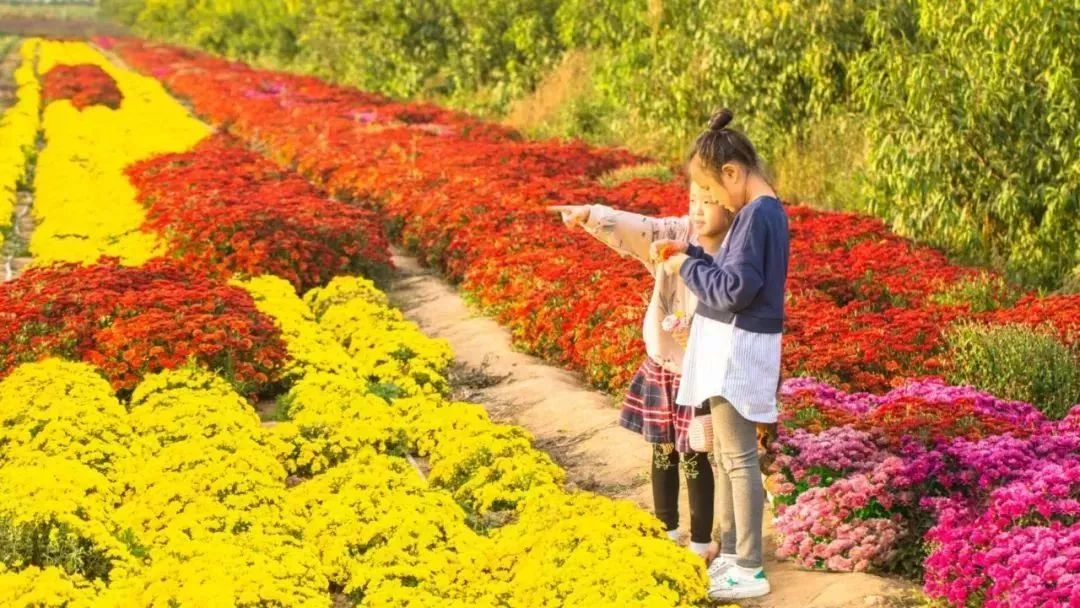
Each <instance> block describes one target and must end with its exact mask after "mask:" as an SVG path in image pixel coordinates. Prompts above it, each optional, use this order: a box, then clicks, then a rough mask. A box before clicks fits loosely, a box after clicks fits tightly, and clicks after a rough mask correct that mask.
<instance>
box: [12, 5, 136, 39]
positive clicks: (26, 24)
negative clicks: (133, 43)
mask: <svg viewBox="0 0 1080 608" xmlns="http://www.w3.org/2000/svg"><path fill="white" fill-rule="evenodd" d="M0 34H11V35H15V36H24V37H31V36H43V37H46V38H88V37H90V36H124V35H126V34H128V31H127V29H126V28H124V27H123V26H120V25H117V24H115V23H110V22H108V21H103V20H96V19H84V18H72V19H59V18H53V17H49V16H46V15H35V14H32V13H30V12H26V11H24V12H23V14H19V13H17V12H15V11H14V10H12V9H10V8H9V9H4V8H0Z"/></svg>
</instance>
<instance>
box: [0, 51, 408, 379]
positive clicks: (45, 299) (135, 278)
mask: <svg viewBox="0 0 1080 608" xmlns="http://www.w3.org/2000/svg"><path fill="white" fill-rule="evenodd" d="M86 67H92V68H93V70H83V69H82V68H86ZM95 70H96V72H100V74H97V75H95V74H96V73H95V72H94V71H95ZM69 72H70V73H69ZM71 74H76V75H81V76H79V78H76V79H75V80H71V79H70V78H68V76H70V75H71ZM87 74H89V76H87ZM99 76H100V77H101V78H103V79H108V81H109V82H112V79H111V78H110V77H109V76H108V74H106V73H105V72H104V71H102V70H101V68H99V67H97V66H77V67H76V68H72V69H70V70H69V69H68V68H66V67H64V66H60V67H58V68H55V69H54V70H51V71H50V72H49V74H48V75H47V76H46V82H47V84H48V83H51V84H52V86H53V90H54V92H55V93H56V95H58V96H60V95H61V93H63V94H68V95H72V96H74V97H75V98H78V99H83V100H85V99H89V98H90V97H88V95H89V94H90V93H92V91H93V90H94V88H93V87H90V86H88V85H87V86H83V85H86V83H87V82H94V78H98V77H99ZM49 78H52V80H48V79H49ZM113 86H115V83H113ZM65 87H66V88H65ZM128 174H129V177H130V179H131V182H132V184H133V186H134V187H135V189H136V191H137V193H138V198H139V200H140V201H141V202H142V203H143V204H144V205H146V207H147V219H146V222H145V223H144V226H143V228H144V229H147V230H151V231H156V232H158V233H159V234H161V236H162V237H163V239H162V240H163V241H164V242H165V243H166V251H165V254H164V257H162V258H156V259H153V260H151V261H149V262H147V263H146V264H145V265H144V266H142V267H139V268H130V267H124V266H121V265H119V264H118V262H117V261H116V260H112V259H102V260H100V261H99V262H98V263H97V264H94V265H91V266H87V267H82V266H77V265H71V264H61V265H54V266H51V267H43V268H36V269H31V270H29V271H27V272H26V273H24V274H23V275H21V276H19V277H18V278H17V279H16V280H14V281H11V282H8V283H4V284H3V285H0V377H3V376H5V375H6V374H8V373H10V372H11V371H12V370H13V369H14V368H15V367H16V366H17V365H19V364H20V363H24V362H28V361H34V360H37V359H40V358H42V357H45V356H61V357H65V358H69V359H76V360H84V361H88V362H91V363H93V364H95V365H97V366H98V367H99V368H100V369H101V370H102V372H103V373H104V374H105V376H106V377H107V378H108V379H109V380H110V382H111V383H112V386H113V387H114V388H115V389H116V390H118V391H121V392H125V391H128V390H130V389H132V388H133V387H134V386H135V385H136V384H137V383H138V382H139V381H140V380H141V378H142V377H143V376H144V375H146V374H148V373H154V372H158V371H161V370H163V369H170V368H175V367H177V366H179V365H182V364H183V363H185V362H186V361H187V360H189V359H195V360H197V361H198V362H200V363H201V364H203V365H205V366H206V367H207V368H209V369H213V370H216V371H218V372H220V373H221V374H222V375H223V376H224V377H225V378H227V379H228V380H229V381H230V382H232V383H233V384H234V385H235V386H236V387H237V388H238V389H239V390H241V391H242V392H244V393H245V394H249V395H254V394H265V393H269V392H272V391H274V390H276V385H275V383H276V381H277V380H278V377H279V375H280V372H281V370H282V366H283V365H284V363H285V357H286V353H285V349H284V344H283V342H282V340H281V337H280V333H279V331H278V330H277V329H276V328H275V327H274V324H273V321H272V320H271V319H270V318H269V317H267V316H266V315H264V314H262V313H260V312H259V311H258V310H256V308H255V304H254V301H253V300H252V298H251V296H250V295H249V294H248V293H247V292H246V291H244V290H242V289H239V288H235V287H231V286H228V285H226V284H225V281H226V280H227V279H228V278H230V277H233V276H241V277H249V276H255V275H261V274H266V273H270V274H276V275H278V276H281V277H283V278H285V279H287V280H289V281H290V282H292V283H293V285H294V286H295V287H296V288H297V289H298V290H306V289H309V288H311V287H315V286H318V285H322V284H325V283H326V282H328V281H329V280H330V279H331V278H333V277H334V276H337V275H342V274H365V275H367V276H378V275H380V274H384V273H385V271H386V270H387V269H388V268H389V267H390V259H389V251H388V243H387V240H386V236H385V234H384V232H383V227H382V224H381V222H380V221H379V220H378V219H377V216H376V215H375V214H374V213H373V212H372V211H371V210H369V209H363V208H360V207H358V206H355V205H349V204H345V203H341V202H339V201H335V200H332V199H328V198H326V197H325V196H322V195H321V194H320V193H319V191H318V190H317V189H316V188H314V187H313V186H312V185H311V184H309V183H308V182H307V181H305V180H304V179H303V178H301V177H300V176H299V175H297V174H296V173H295V172H292V171H288V170H285V169H282V168H281V167H279V166H278V165H276V164H275V163H273V162H271V161H270V160H268V159H266V158H265V157H263V156H262V155H259V154H256V153H253V152H251V151H249V150H247V149H246V148H244V147H243V146H242V145H241V144H240V143H239V142H237V141H236V140H235V139H233V138H231V137H229V136H228V135H224V134H215V135H211V136H209V137H207V138H206V139H204V140H203V141H202V142H201V143H199V144H198V145H197V146H196V147H195V148H193V149H192V150H190V151H188V152H184V153H176V154H166V155H162V156H158V157H155V158H151V159H148V160H146V161H143V162H141V163H138V164H136V165H134V166H132V167H129V168H128Z"/></svg>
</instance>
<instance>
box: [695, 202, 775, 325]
mask: <svg viewBox="0 0 1080 608" xmlns="http://www.w3.org/2000/svg"><path fill="white" fill-rule="evenodd" d="M745 219H746V221H743V222H736V224H734V225H732V228H731V235H730V236H729V237H728V247H729V251H730V254H729V255H728V257H727V259H726V260H725V261H724V265H723V266H719V265H717V264H714V263H713V261H712V260H710V259H705V258H700V257H696V256H689V257H687V258H686V259H685V261H682V263H681V266H680V267H679V275H680V276H682V278H683V281H685V282H686V285H687V287H689V288H690V291H692V292H694V295H696V296H697V297H698V299H699V300H700V301H702V302H704V303H705V305H706V306H708V307H709V308H713V309H716V310H726V311H728V312H738V311H740V310H742V309H744V308H746V307H747V306H749V305H750V304H751V303H752V302H753V301H754V298H756V297H757V295H758V292H760V291H761V288H762V287H763V286H764V284H765V271H764V270H765V247H766V244H767V238H768V235H767V231H768V228H767V227H766V225H765V223H764V222H762V221H756V222H755V221H753V218H750V217H747V218H745ZM688 253H689V249H688Z"/></svg>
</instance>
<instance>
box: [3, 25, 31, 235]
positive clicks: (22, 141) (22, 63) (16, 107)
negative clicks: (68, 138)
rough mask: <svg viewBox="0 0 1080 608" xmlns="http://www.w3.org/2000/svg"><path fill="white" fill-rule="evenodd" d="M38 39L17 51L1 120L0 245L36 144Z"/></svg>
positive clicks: (9, 223)
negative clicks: (11, 94)
mask: <svg viewBox="0 0 1080 608" xmlns="http://www.w3.org/2000/svg"><path fill="white" fill-rule="evenodd" d="M38 44H39V41H38V40H37V39H31V40H27V41H25V42H23V43H22V45H21V46H20V47H19V51H18V52H19V59H20V60H19V67H18V68H16V69H15V73H14V75H13V78H14V80H15V87H16V92H15V103H13V104H12V105H11V107H9V108H8V109H7V110H5V111H4V113H3V115H2V116H0V245H3V244H4V232H5V231H6V230H7V229H9V228H10V227H11V219H12V217H11V216H12V213H14V210H15V196H16V191H17V190H18V186H19V183H20V181H22V179H23V178H24V177H25V175H26V168H27V164H28V160H29V156H30V155H31V154H33V153H34V150H35V144H36V142H37V133H38V122H39V119H40V109H41V85H40V84H39V83H38V79H37V74H36V73H35V71H34V63H35V62H36V59H37V48H38Z"/></svg>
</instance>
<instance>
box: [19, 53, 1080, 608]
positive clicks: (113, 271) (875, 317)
mask: <svg viewBox="0 0 1080 608" xmlns="http://www.w3.org/2000/svg"><path fill="white" fill-rule="evenodd" d="M95 42H96V45H97V48H95V47H93V46H91V45H89V44H84V43H75V42H48V41H30V42H27V43H25V44H24V45H23V47H22V49H21V51H20V52H21V53H22V54H23V57H24V63H23V67H22V68H20V73H17V74H16V77H17V79H18V81H19V83H20V89H19V91H20V92H19V98H18V99H19V101H18V105H17V106H15V108H13V109H11V110H9V111H8V113H6V114H5V115H4V122H3V123H0V132H4V133H6V131H4V130H5V129H10V130H12V132H13V133H18V137H14V136H13V137H12V138H11V139H9V138H7V137H5V138H4V139H3V143H2V144H0V146H3V147H5V148H6V150H0V163H5V164H4V165H3V166H0V178H2V179H4V180H5V181H4V184H14V183H15V182H18V181H19V180H21V179H24V178H25V177H24V176H25V171H26V164H25V163H26V159H27V158H28V157H27V154H26V153H25V151H26V150H27V149H28V148H29V147H32V142H33V141H34V140H35V138H36V135H37V132H38V130H39V129H40V130H41V132H42V134H43V135H44V138H45V144H44V147H43V148H42V150H41V151H40V153H39V154H38V155H37V158H36V164H35V170H34V173H33V184H32V185H33V188H34V196H35V198H34V213H35V216H36V217H37V219H38V226H37V229H36V231H35V233H34V237H33V240H32V241H31V243H30V250H31V253H32V254H33V257H34V267H33V268H31V269H30V270H28V271H26V272H25V273H24V274H22V275H21V276H19V277H18V278H17V279H15V280H14V281H11V282H9V283H5V284H3V285H0V311H2V312H0V378H2V380H0V416H2V417H3V425H0V432H2V433H3V434H2V435H0V446H2V447H3V450H0V452H2V454H3V455H2V457H0V527H3V529H4V534H0V564H2V566H3V571H2V573H0V599H2V600H3V602H4V603H5V604H7V603H11V604H19V603H23V604H25V603H27V602H30V601H39V602H41V603H42V605H48V606H63V605H70V606H90V605H95V606H130V605H155V606H157V605H160V606H166V605H180V606H203V605H222V606H233V605H238V606H260V607H261V606H293V605H297V606H308V605H311V606H324V605H325V606H329V605H331V602H332V601H334V600H335V598H337V599H340V598H345V599H346V600H347V601H351V602H353V603H355V604H357V605H363V606H428V605H431V606H435V605H440V606H442V605H447V604H449V605H461V606H466V605H468V606H512V607H518V606H521V607H525V606H599V605H641V606H657V607H660V606H665V607H666V606H675V605H695V604H697V603H699V602H701V601H702V600H703V594H704V591H705V573H704V571H703V570H702V568H701V567H700V565H699V564H697V563H695V561H694V560H693V559H692V558H691V556H690V554H689V552H687V551H685V550H683V549H679V548H678V547H677V546H675V545H674V544H672V543H670V541H667V540H666V539H665V538H664V537H663V535H662V534H661V530H660V527H659V524H658V523H657V522H656V521H654V519H653V518H652V517H651V516H650V515H648V514H647V513H645V512H644V511H641V510H640V509H637V508H636V507H634V506H632V505H630V504H627V503H622V502H617V501H612V500H609V499H607V498H604V497H601V496H596V495H592V494H589V493H583V492H568V491H567V490H565V489H564V487H563V471H562V470H561V469H560V468H559V467H558V466H556V465H555V464H554V463H553V462H552V461H551V459H550V458H549V457H548V456H547V455H546V454H544V453H543V452H540V451H538V450H536V449H535V448H533V447H532V442H531V437H530V436H529V435H528V433H527V432H526V431H524V430H523V429H520V428H517V427H512V426H506V425H500V424H495V423H493V422H492V421H490V420H489V419H488V417H487V415H486V413H485V412H484V410H483V408H482V407H480V406H478V405H474V404H464V403H455V402H451V401H449V400H448V398H447V394H448V389H449V386H448V383H447V379H446V376H445V368H446V367H447V365H448V364H449V363H450V361H451V360H452V358H453V353H452V352H451V351H450V349H449V348H448V346H447V344H445V343H444V342H441V341H438V340H434V339H431V338H429V337H426V336H424V335H423V334H422V333H421V332H420V331H419V330H418V328H417V327H416V326H415V325H413V324H411V323H410V322H408V321H406V320H404V318H403V317H402V315H401V313H400V312H399V311H397V310H396V309H394V308H393V307H391V306H390V305H389V303H388V301H387V299H386V297H385V295H384V294H383V293H382V292H381V291H380V290H379V289H378V287H377V285H376V283H373V282H372V281H371V280H369V279H372V278H375V279H378V278H380V277H382V276H385V275H386V273H387V272H388V271H389V270H390V259H389V254H388V251H387V249H388V242H389V240H390V239H393V240H395V241H397V242H399V243H401V244H403V245H404V246H405V247H406V248H408V249H409V250H411V251H413V252H414V253H416V254H417V255H418V256H419V257H421V259H422V260H423V261H425V262H426V263H428V264H431V265H433V266H436V267H438V268H439V269H440V270H442V271H443V272H444V273H445V275H446V276H447V277H448V278H450V279H451V280H453V281H455V282H458V283H459V285H460V288H461V289H462V291H463V292H464V293H465V294H466V295H467V296H469V297H470V298H471V299H472V300H474V301H475V302H476V303H477V304H478V305H479V306H480V307H482V308H483V309H484V310H486V311H487V312H489V313H490V314H492V315H494V316H495V317H496V318H497V319H498V320H499V321H500V322H502V323H503V324H505V325H506V326H507V327H508V328H509V329H510V330H511V331H512V332H513V336H514V339H515V341H516V343H517V344H518V345H519V346H520V347H522V348H523V349H526V350H528V351H529V352H532V353H535V354H538V355H540V356H543V357H545V358H547V359H549V360H551V361H553V362H557V363H559V364H562V365H566V366H568V367H571V368H573V369H577V370H579V371H581V372H583V373H584V374H585V375H586V376H587V377H588V378H589V380H590V381H591V382H593V383H594V384H596V385H598V386H600V387H602V388H605V389H608V390H610V391H619V390H621V388H622V387H623V385H624V384H625V383H626V381H627V380H628V379H629V377H630V375H631V374H632V373H633V371H634V369H635V368H636V366H637V364H638V363H639V360H640V356H641V353H642V352H643V349H642V348H641V345H640V343H639V340H640V324H641V315H642V314H643V311H644V304H645V302H646V299H647V294H648V288H649V286H650V277H649V276H648V273H647V272H646V271H645V270H644V269H643V268H641V267H639V266H637V265H636V263H631V262H630V261H628V260H625V259H622V258H619V257H618V256H617V255H616V254H614V253H612V252H611V251H610V250H608V249H606V248H605V247H604V246H602V245H600V244H598V243H596V242H594V241H593V240H592V239H591V238H589V237H587V236H584V235H581V234H577V233H573V232H570V231H566V230H564V229H563V228H562V227H561V226H560V225H559V224H558V223H557V222H556V221H555V220H554V219H553V218H551V217H549V216H547V215H545V212H544V208H545V207H546V206H547V205H551V204H583V203H602V204H607V205H611V206H614V207H618V208H622V209H629V210H634V211H637V212H642V213H650V214H671V215H681V214H683V213H685V207H686V192H685V188H683V187H682V186H681V185H680V184H678V183H666V182H661V181H657V180H655V179H650V178H635V179H629V180H620V179H614V178H613V176H617V175H618V174H619V170H620V169H625V168H627V167H633V166H635V165H638V164H642V163H645V162H647V159H644V158H639V157H635V156H633V155H631V154H629V153H627V152H624V151H620V150H608V149H601V148H593V147H588V146H585V145H583V144H579V143H564V142H555V141H546V142H533V141H525V140H522V139H521V138H520V136H518V135H517V134H516V133H514V132H512V131H510V130H508V129H506V128H503V127H500V126H496V125H492V124H488V123H485V122H483V121H480V120H478V119H476V118H473V117H469V116H465V115H462V114H457V113H453V112H449V111H447V110H444V109H441V108H439V107H435V106H432V105H427V104H421V103H407V102H400V101H393V100H390V99H387V98H383V97H381V96H377V95H372V94H367V93H364V92H360V91H356V90H353V89H348V88H343V87H337V86H332V85H328V84H326V83H324V82H322V81H320V80H318V79H315V78H312V77H307V76H301V75H294V74H286V73H279V72H272V71H264V70H256V69H253V68H251V67H248V66H246V65H244V64H241V63H237V62H230V61H226V60H223V59H219V58H216V57H213V56H210V55H206V54H203V53H199V52H195V51H192V50H188V49H184V48H179V47H174V46H168V45H159V44H152V43H147V42H143V41H139V40H135V39H123V40H117V39H99V40H97V41H95ZM112 53H115V56H117V57H120V58H122V59H123V61H124V62H125V63H126V64H128V65H130V66H132V68H134V69H136V70H138V72H134V71H132V70H130V69H127V68H126V67H123V66H121V65H119V64H118V63H117V62H116V61H114V60H113V59H111V58H110V54H112ZM39 91H40V92H39ZM24 93H25V95H24ZM171 95H176V96H177V97H178V98H180V99H183V100H184V101H186V102H187V103H188V104H189V105H190V107H191V108H192V109H193V111H194V112H195V113H196V114H197V116H198V117H199V118H198V119H197V118H195V117H193V116H192V115H190V114H189V113H188V112H187V110H186V109H185V108H184V106H182V105H181V104H180V103H179V102H178V101H177V100H176V99H175V98H173V97H172V96H171ZM39 97H40V100H39ZM39 104H44V105H43V107H42V109H41V117H42V120H41V124H40V127H39V126H38V124H37V122H35V121H36V118H37V115H38V109H37V108H38V105H39ZM9 116H10V117H11V120H10V121H9V119H8V117H9ZM20 116H22V118H21V119H20ZM200 119H201V120H200ZM20 121H21V122H20ZM202 121H206V122H205V123H204V122H202ZM214 129H216V131H215V130H214ZM9 174H10V177H8V176H9ZM8 191H11V192H13V191H14V187H13V186H11V187H8V188H7V189H6V190H5V191H4V192H5V194H6V193H7V192H8ZM88 192H93V193H94V195H93V196H92V197H88V196H87V195H86V193H88ZM328 193H329V194H332V195H333V196H332V197H331V196H328ZM0 207H2V206H0ZM2 211H3V209H2V208H0V212H2ZM788 213H789V215H790V218H791V227H792V258H791V259H792V268H791V276H790V278H789V292H790V299H789V302H788V311H789V320H788V325H787V328H786V334H787V335H786V336H785V349H784V366H785V374H786V375H788V376H792V377H791V378H790V379H788V380H787V381H786V382H785V384H784V387H783V396H784V406H783V408H782V425H781V433H780V438H779V440H778V444H777V446H776V449H777V451H778V456H777V459H776V461H775V463H774V464H773V468H772V471H771V473H770V477H769V486H770V488H771V491H772V494H773V496H774V500H775V505H774V506H775V511H776V515H777V520H776V530H777V531H778V533H779V536H780V539H779V541H780V542H779V543H778V544H779V554H780V555H781V556H782V557H785V558H788V559H792V560H795V561H796V562H797V563H799V564H800V565H802V566H804V567H807V568H811V569H828V570H838V571H863V570H869V571H878V572H889V573H899V574H903V575H906V576H909V577H914V578H918V579H920V580H923V581H924V585H925V590H926V591H927V593H928V594H929V595H930V596H932V597H934V598H938V599H940V600H941V601H943V602H944V603H945V604H947V605H952V606H958V607H960V606H987V607H1004V606H1010V607H1027V606H1031V607H1036V606H1039V607H1041V606H1075V605H1080V548H1078V547H1080V543H1078V542H1077V541H1078V540H1080V408H1073V409H1072V410H1071V411H1069V412H1068V413H1067V414H1066V415H1065V416H1064V417H1051V416H1048V415H1047V414H1046V413H1044V411H1047V408H1046V407H1045V404H1040V403H1026V402H1021V401H1010V400H1005V399H1001V398H998V397H995V396H994V395H992V394H990V393H989V392H987V391H985V390H980V389H979V388H978V387H970V386H951V385H949V384H947V383H946V382H945V381H943V380H942V379H941V377H940V376H941V375H943V374H945V373H947V372H949V371H950V370H951V369H953V367H954V366H955V365H956V362H955V361H954V360H953V359H952V358H951V357H952V356H953V355H951V354H950V353H951V351H950V350H949V349H948V348H947V335H948V328H949V327H950V325H951V324H952V323H954V322H956V321H967V322H978V323H982V324H984V325H987V326H991V327H997V326H1008V325H1020V326H1023V327H1030V328H1033V329H1038V331H1040V332H1044V333H1045V334H1046V335H1049V336H1051V337H1052V338H1053V339H1054V340H1056V341H1057V342H1059V343H1060V344H1062V345H1064V347H1065V348H1070V349H1074V351H1073V352H1075V349H1076V348H1077V344H1078V340H1080V296H1076V295H1054V296H1043V297H1040V296H1038V295H1037V294H1035V293H1022V292H1020V291H1019V290H1015V289H1012V288H1010V287H1009V286H1008V285H1006V284H1004V282H1003V281H1002V280H1001V279H1000V278H999V277H996V276H994V275H992V274H990V273H987V272H985V271H981V270H979V269H974V268H966V267H961V266H957V265H955V264H952V263H950V262H949V261H948V260H947V259H946V258H945V256H943V255H942V254H941V253H939V252H937V251H936V250H933V249H929V248H926V247H922V246H919V245H916V244H914V243H912V242H910V241H908V240H905V239H902V238H899V237H897V236H895V235H893V234H891V233H890V232H889V231H888V230H887V229H886V227H885V226H884V224H882V223H881V222H880V221H878V220H874V219H870V218H866V217H861V216H857V215H852V214H840V213H830V212H822V211H817V210H814V209H810V208H807V207H802V206H788ZM8 215H10V214H8ZM2 217H4V216H2V215H0V218H2ZM0 221H2V219H0ZM384 228H385V229H386V230H385V232H386V233H384ZM365 277H366V278H365ZM968 292H978V293H979V294H981V296H980V297H979V298H972V297H959V296H957V295H956V294H964V293H968ZM987 301H989V304H988V303H987ZM271 401H272V402H273V408H274V416H273V418H274V420H272V421H266V422H265V423H264V422H262V421H261V420H260V417H259V415H257V414H256V411H255V409H254V408H253V404H260V403H261V404H266V403H268V402H271ZM1075 401H1080V395H1078V396H1077V399H1076V400H1075ZM1075 401H1074V403H1075ZM613 415H614V413H613ZM211 591H212V592H211ZM34 594H38V595H34ZM38 598H40V599H38ZM211 598H212V599H211ZM65 602H67V603H65ZM211 602H220V603H219V604H213V603H211Z"/></svg>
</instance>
